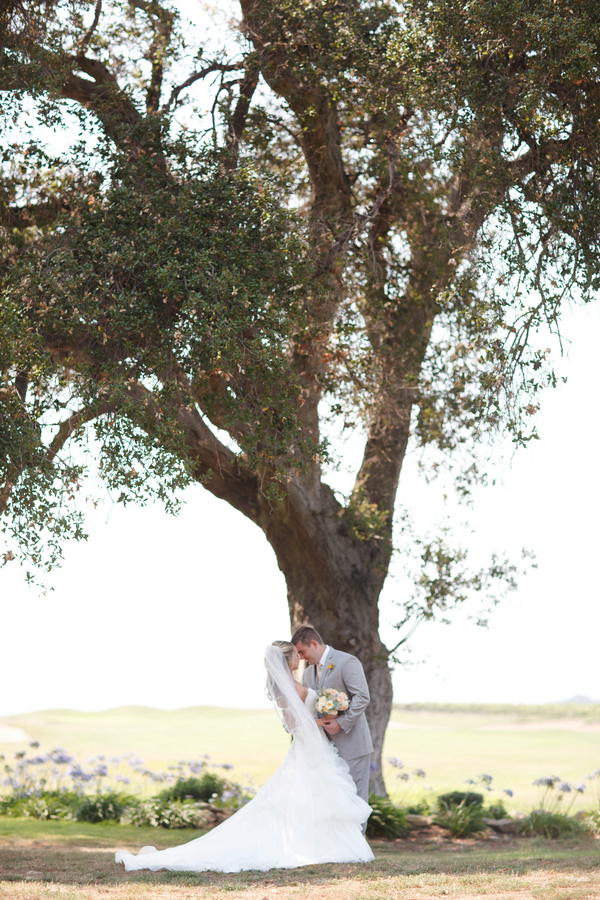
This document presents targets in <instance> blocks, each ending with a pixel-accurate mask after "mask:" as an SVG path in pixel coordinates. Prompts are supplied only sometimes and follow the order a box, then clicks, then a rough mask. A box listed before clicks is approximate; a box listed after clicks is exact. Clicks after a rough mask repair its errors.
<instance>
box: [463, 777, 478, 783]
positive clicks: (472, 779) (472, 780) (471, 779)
mask: <svg viewBox="0 0 600 900" xmlns="http://www.w3.org/2000/svg"><path fill="white" fill-rule="evenodd" d="M465 784H477V782H476V781H475V779H474V778H467V780H466V781H465Z"/></svg>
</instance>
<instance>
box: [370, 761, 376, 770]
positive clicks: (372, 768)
mask: <svg viewBox="0 0 600 900" xmlns="http://www.w3.org/2000/svg"><path fill="white" fill-rule="evenodd" d="M369 769H370V771H371V772H375V771H376V770H377V763H374V762H372V763H371V764H370V766H369Z"/></svg>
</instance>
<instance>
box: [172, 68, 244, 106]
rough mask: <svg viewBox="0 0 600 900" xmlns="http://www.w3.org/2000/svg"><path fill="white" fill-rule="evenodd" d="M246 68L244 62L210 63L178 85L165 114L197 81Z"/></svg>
mask: <svg viewBox="0 0 600 900" xmlns="http://www.w3.org/2000/svg"><path fill="white" fill-rule="evenodd" d="M244 66H245V63H243V62H239V63H218V62H213V63H210V65H208V66H205V68H204V69H200V71H199V72H194V73H193V74H192V75H190V76H189V78H186V80H185V81H183V82H182V83H181V84H179V85H177V87H174V88H173V90H172V91H171V96H170V97H169V102H168V103H167V104H166V105H165V106H163V112H168V111H169V110H170V109H171V107H172V106H173V104H174V103H175V101H176V100H177V98H178V97H179V95H180V93H181V92H182V91H184V90H185V89H186V88H188V87H190V86H191V85H192V84H194V83H195V82H196V81H200V79H202V78H206V76H207V75H210V74H211V73H212V72H235V71H239V70H240V69H243V68H244Z"/></svg>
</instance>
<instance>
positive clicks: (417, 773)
mask: <svg viewBox="0 0 600 900" xmlns="http://www.w3.org/2000/svg"><path fill="white" fill-rule="evenodd" d="M413 775H415V776H416V777H417V778H425V772H424V771H423V769H415V771H414V772H413Z"/></svg>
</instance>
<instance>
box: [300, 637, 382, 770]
mask: <svg viewBox="0 0 600 900" xmlns="http://www.w3.org/2000/svg"><path fill="white" fill-rule="evenodd" d="M328 666H330V667H331V668H328ZM302 681H303V684H304V685H305V686H306V687H309V688H313V690H315V691H319V690H321V689H322V688H328V687H331V688H335V689H336V690H337V691H344V692H345V693H346V694H348V699H349V700H350V706H349V707H348V709H347V710H346V712H343V713H339V714H338V717H337V720H338V722H339V723H340V727H341V731H338V733H337V734H328V735H327V737H328V738H329V739H330V740H331V741H333V743H334V744H335V745H336V747H337V749H338V753H339V754H340V756H341V757H342V759H346V760H348V759H357V757H359V756H367V755H368V754H369V753H372V752H373V741H372V740H371V732H370V731H369V725H368V723H367V717H366V716H365V709H366V708H367V706H368V705H369V700H370V699H371V697H370V695H369V686H368V685H367V679H366V678H365V673H364V671H363V667H362V665H361V663H360V660H358V659H357V658H356V656H352V655H351V654H350V653H342V651H341V650H334V649H333V647H332V648H331V650H330V651H329V655H328V656H327V659H326V660H325V665H324V666H323V671H322V672H321V681H320V682H318V683H317V667H316V666H309V667H308V668H307V670H306V672H305V673H304V677H303V679H302Z"/></svg>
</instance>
